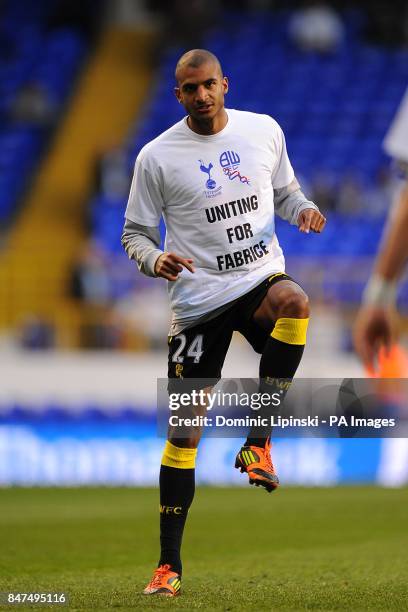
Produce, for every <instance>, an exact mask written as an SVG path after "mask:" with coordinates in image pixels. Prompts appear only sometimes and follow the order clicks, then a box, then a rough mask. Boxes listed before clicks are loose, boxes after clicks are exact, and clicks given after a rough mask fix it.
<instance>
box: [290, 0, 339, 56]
mask: <svg viewBox="0 0 408 612" xmlns="http://www.w3.org/2000/svg"><path fill="white" fill-rule="evenodd" d="M289 35H290V38H291V39H292V41H293V42H294V44H295V45H296V46H297V47H299V49H300V50H301V51H317V52H319V53H333V52H335V51H336V49H337V48H338V47H339V45H340V44H341V42H342V41H343V38H344V25H343V22H342V20H341V19H340V17H339V15H338V14H337V13H336V11H335V10H334V9H333V7H331V6H328V5H327V4H326V3H324V2H318V1H309V2H306V3H305V6H304V8H301V9H299V10H297V11H295V12H294V13H293V15H292V17H291V18H290V21H289Z"/></svg>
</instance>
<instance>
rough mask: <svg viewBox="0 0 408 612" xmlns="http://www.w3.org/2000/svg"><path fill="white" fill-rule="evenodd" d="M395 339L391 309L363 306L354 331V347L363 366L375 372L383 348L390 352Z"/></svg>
mask: <svg viewBox="0 0 408 612" xmlns="http://www.w3.org/2000/svg"><path fill="white" fill-rule="evenodd" d="M394 337H395V326H394V317H393V313H392V312H391V311H390V310H389V309H385V308H379V307H374V306H362V308H361V309H360V312H359V313H358V316H357V319H356V322H355V324H354V329H353V340H354V347H355V349H356V352H357V354H358V356H359V357H360V359H361V360H362V362H363V364H364V365H365V366H366V368H368V369H369V370H375V362H376V360H377V357H378V351H379V349H380V347H381V346H385V348H386V349H387V351H389V350H390V348H391V344H392V342H393V340H394Z"/></svg>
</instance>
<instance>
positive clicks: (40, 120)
mask: <svg viewBox="0 0 408 612" xmlns="http://www.w3.org/2000/svg"><path fill="white" fill-rule="evenodd" d="M56 114H57V108H56V106H55V104H54V103H53V102H52V100H51V98H50V96H49V94H48V92H47V91H46V89H44V87H42V85H41V84H40V83H36V82H35V81H32V82H30V83H27V84H26V85H24V86H23V87H22V89H20V91H19V92H18V94H17V96H16V98H15V99H14V102H13V103H12V107H11V118H12V119H14V120H15V121H22V122H24V123H32V124H35V125H39V126H43V127H50V126H51V125H52V124H53V123H54V121H55V118H56Z"/></svg>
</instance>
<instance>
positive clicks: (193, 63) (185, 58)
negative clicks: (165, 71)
mask: <svg viewBox="0 0 408 612" xmlns="http://www.w3.org/2000/svg"><path fill="white" fill-rule="evenodd" d="M207 62H213V63H214V64H215V65H216V66H217V68H218V70H219V72H220V75H221V76H223V72H222V68H221V64H220V61H219V59H218V57H217V56H216V55H214V53H211V51H207V49H192V50H191V51H187V52H186V53H184V54H183V55H182V56H181V57H180V59H179V61H178V62H177V66H176V71H175V77H176V81H178V80H179V78H178V74H179V73H180V70H181V69H182V68H185V67H186V66H189V67H190V68H199V67H200V66H202V65H203V64H205V63H207Z"/></svg>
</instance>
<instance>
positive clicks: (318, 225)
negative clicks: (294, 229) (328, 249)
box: [297, 208, 326, 234]
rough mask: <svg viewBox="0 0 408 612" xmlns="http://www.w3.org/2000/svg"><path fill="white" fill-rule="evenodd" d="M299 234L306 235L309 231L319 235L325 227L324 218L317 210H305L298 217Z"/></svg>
mask: <svg viewBox="0 0 408 612" xmlns="http://www.w3.org/2000/svg"><path fill="white" fill-rule="evenodd" d="M297 223H298V228H299V232H304V233H305V234H308V233H309V231H310V230H312V232H315V233H316V234H320V233H321V232H322V231H323V230H324V226H325V225H326V217H323V215H322V213H321V212H320V211H319V210H315V209H314V208H305V209H304V210H302V212H301V213H300V214H299V216H298V220H297Z"/></svg>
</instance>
